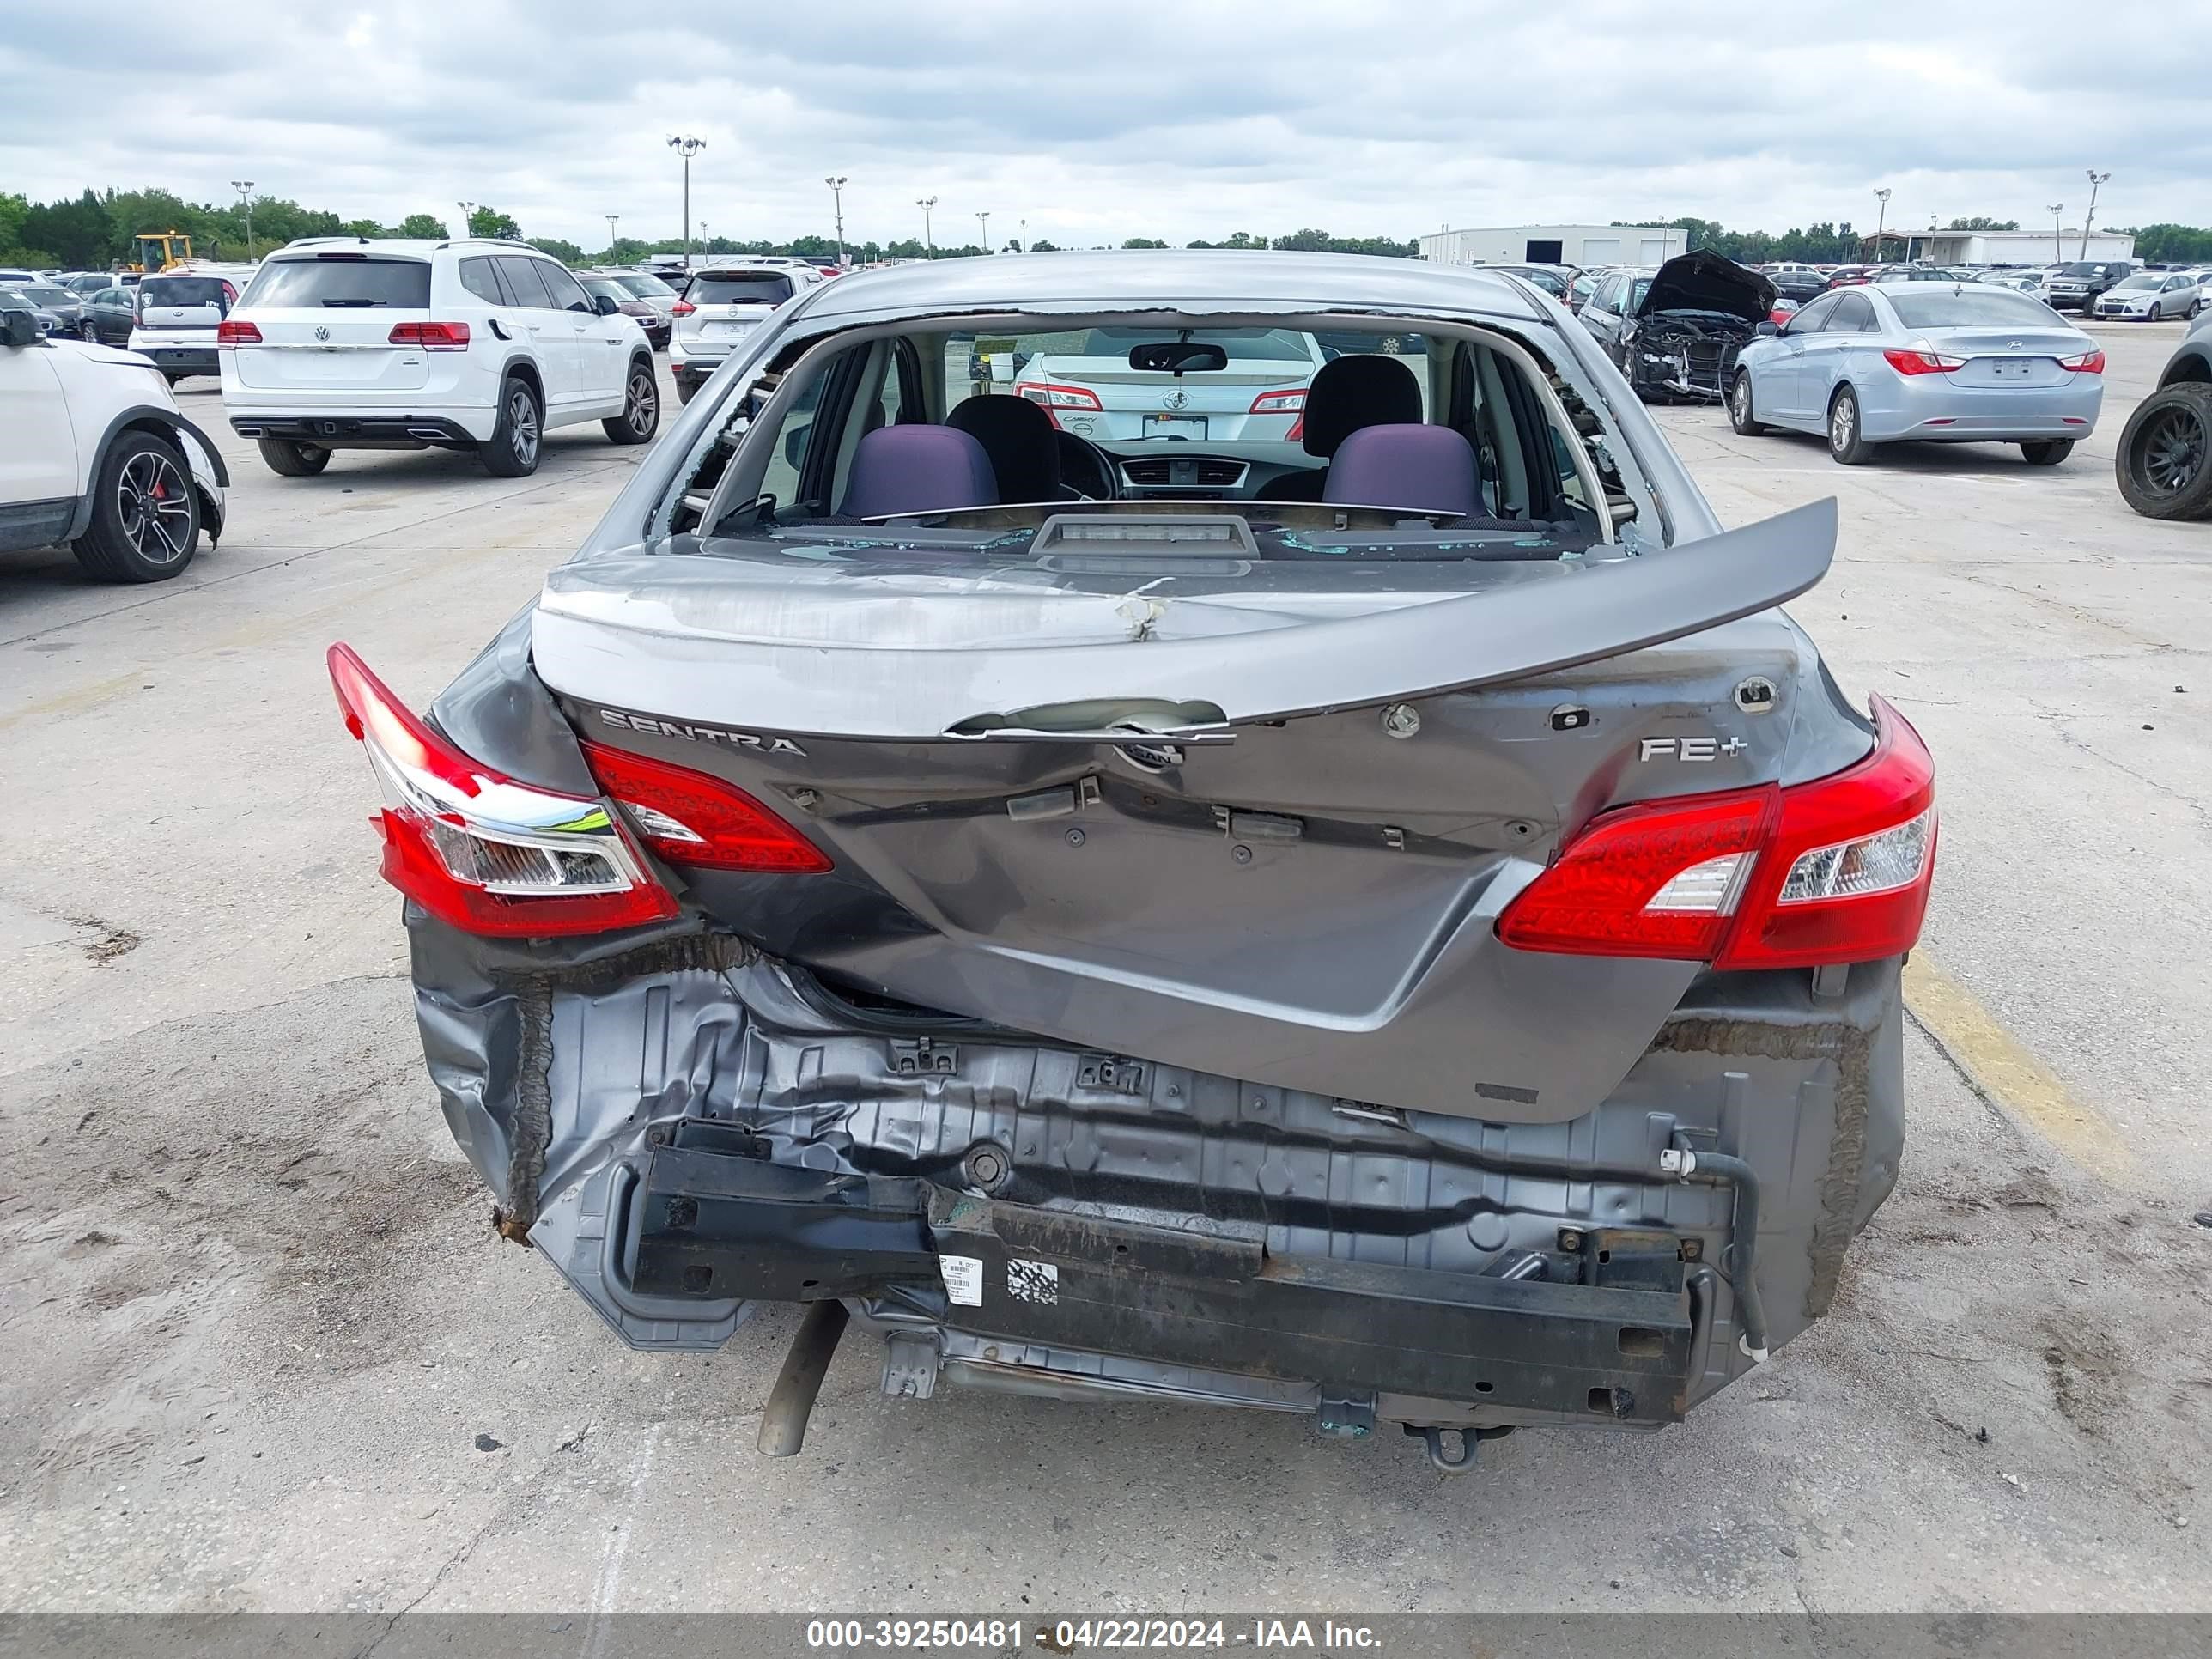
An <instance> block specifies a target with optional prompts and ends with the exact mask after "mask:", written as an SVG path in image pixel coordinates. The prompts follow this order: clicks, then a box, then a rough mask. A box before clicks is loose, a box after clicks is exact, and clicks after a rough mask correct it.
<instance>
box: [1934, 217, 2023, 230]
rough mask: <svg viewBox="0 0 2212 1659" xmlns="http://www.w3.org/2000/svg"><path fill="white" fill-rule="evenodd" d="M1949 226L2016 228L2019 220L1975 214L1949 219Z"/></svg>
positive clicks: (1962, 228) (1959, 227)
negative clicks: (1972, 216) (1963, 217)
mask: <svg viewBox="0 0 2212 1659" xmlns="http://www.w3.org/2000/svg"><path fill="white" fill-rule="evenodd" d="M1949 228H1951V229H1953V230H2018V229H2019V228H2020V221H2019V220H2017V219H1990V218H1984V217H1981V216H1976V217H1974V218H1972V219H1954V220H1952V221H1951V223H1950V227H1949Z"/></svg>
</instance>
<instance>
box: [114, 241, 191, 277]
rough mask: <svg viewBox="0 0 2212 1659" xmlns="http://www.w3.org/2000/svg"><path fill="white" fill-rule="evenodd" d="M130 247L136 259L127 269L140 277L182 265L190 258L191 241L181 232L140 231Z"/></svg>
mask: <svg viewBox="0 0 2212 1659" xmlns="http://www.w3.org/2000/svg"><path fill="white" fill-rule="evenodd" d="M131 252H134V253H135V254H137V258H136V260H135V261H133V263H132V264H131V265H129V266H128V267H127V269H129V270H135V271H137V273H138V274H139V275H140V276H145V275H146V274H147V273H148V272H149V271H152V272H160V271H164V270H168V269H169V267H170V266H172V265H180V264H184V263H185V261H186V260H187V259H189V258H191V257H192V239H191V237H189V236H187V235H185V234H184V233H183V232H182V231H176V230H144V231H141V232H139V233H138V234H137V235H136V236H134V237H132V238H131Z"/></svg>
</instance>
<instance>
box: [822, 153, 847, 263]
mask: <svg viewBox="0 0 2212 1659" xmlns="http://www.w3.org/2000/svg"><path fill="white" fill-rule="evenodd" d="M822 182H823V184H825V185H829V207H830V211H831V213H832V214H833V215H834V216H836V221H837V263H838V264H841V265H842V264H844V263H845V175H844V174H843V173H831V174H830V175H829V177H828V178H827V179H823V181H822Z"/></svg>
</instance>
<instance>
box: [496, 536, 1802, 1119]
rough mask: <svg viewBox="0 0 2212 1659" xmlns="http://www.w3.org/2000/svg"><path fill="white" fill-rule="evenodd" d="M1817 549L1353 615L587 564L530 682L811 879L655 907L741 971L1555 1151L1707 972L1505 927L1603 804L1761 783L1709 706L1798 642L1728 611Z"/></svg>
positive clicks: (1643, 568) (1149, 580)
mask: <svg viewBox="0 0 2212 1659" xmlns="http://www.w3.org/2000/svg"><path fill="white" fill-rule="evenodd" d="M1834 524H1835V518H1834V506H1833V503H1832V502H1824V503H1820V504H1818V505H1816V506H1814V507H1809V508H1803V509H1800V510H1798V511H1797V512H1795V513H1787V514H1784V515H1783V516H1782V517H1780V518H1778V519H1776V520H1769V521H1767V522H1766V523H1765V524H1762V525H1758V526H1752V527H1751V528H1749V529H1747V530H1744V531H1738V532H1733V533H1731V534H1729V535H1723V536H1717V537H1713V538H1708V539H1706V540H1705V541H1702V542H1698V543H1692V544H1685V545H1683V546H1680V547H1678V548H1675V549H1673V550H1668V551H1666V552H1663V553H1659V554H1655V555H1653V556H1648V557H1644V558H1638V559H1601V560H1594V561H1591V562H1589V563H1588V565H1587V566H1584V565H1582V564H1580V563H1577V562H1557V563H1501V564H1468V565H1457V564H1452V565H1438V564H1424V565H1419V566H1407V567H1404V568H1401V569H1400V570H1396V571H1389V570H1386V571H1385V572H1384V573H1383V580H1370V581H1358V582H1347V581H1346V579H1345V578H1344V576H1343V574H1341V573H1340V572H1339V571H1338V570H1336V569H1335V568H1333V567H1331V566H1329V565H1328V564H1326V563H1322V562H1312V563H1306V562H1274V563H1273V567H1272V568H1261V567H1253V568H1251V569H1248V570H1247V571H1246V572H1244V573H1243V574H1234V573H1231V574H1223V573H1221V572H1219V571H1214V572H1211V573H1200V574H1197V575H1194V576H1188V577H1182V578H1178V577H1175V576H1171V575H1162V574H1158V572H1157V571H1153V572H1150V573H1147V574H1137V573H1132V574H1131V575H1130V577H1129V578H1127V579H1126V580H1107V579H1102V578H1098V577H1095V576H1094V577H1091V578H1085V579H1078V580H1070V579H1067V578H1066V576H1065V574H1063V575H1061V576H1059V577H1055V578H1054V579H1051V580H1043V579H1039V578H1038V576H1037V575H1036V573H1021V572H1017V573H1006V572H1003V571H1000V572H993V573H990V574H978V573H977V572H975V571H974V570H969V571H966V572H963V574H961V575H960V576H957V577H952V576H946V575H940V574H933V573H930V572H927V571H922V572H913V571H911V570H909V571H908V572H906V573H898V574H895V573H892V572H888V571H885V570H884V569H882V568H868V569H866V570H864V571H852V572H843V573H840V572H835V571H823V570H822V569H820V568H817V569H816V570H815V571H814V572H813V573H811V577H810V576H794V575H793V573H791V572H789V571H787V570H772V569H769V568H766V567H765V566H759V565H749V564H747V563H745V562H743V561H731V560H726V559H714V558H707V557H687V556H680V555H671V554H660V555H657V556H635V557H617V558H613V559H606V560H596V561H592V562H584V563H579V564H574V565H570V566H567V567H564V568H562V569H561V570H559V571H556V572H555V573H554V574H553V576H552V577H551V578H550V579H549V581H548V584H547V588H546V592H545V593H544V597H543V599H541V602H540V605H539V608H538V612H537V614H536V617H535V618H534V620H533V624H532V636H533V653H534V661H535V664H536V667H537V671H538V674H539V676H540V678H543V679H544V681H545V683H546V684H548V685H549V686H550V687H551V688H552V689H553V690H555V692H556V694H558V695H559V696H561V698H562V701H563V703H564V706H565V708H567V710H568V714H569V716H570V718H571V719H572V720H574V722H575V723H576V725H577V726H578V729H579V730H580V732H583V733H584V734H585V735H586V737H587V738H589V739H590V740H592V742H595V743H599V744H611V745H613V746H615V747H617V748H622V749H626V750H632V751H635V752H638V753H641V754H645V755H647V756H649V757H652V758H654V759H658V760H661V761H665V762H673V763H678V764H680V765H684V766H687V767H690V768H693V769H699V770H706V771H711V772H713V773H714V774H716V775H720V776H721V777H724V778H726V779H727V780H728V781H732V782H734V783H736V784H737V785H738V787H741V788H743V789H744V790H745V791H747V792H748V793H750V794H752V795H753V796H754V797H755V798H756V799H758V800H760V801H762V802H764V803H766V804H768V805H769V806H770V807H771V808H772V809H773V810H775V811H778V812H780V813H781V815H782V816H784V817H786V818H787V819H788V820H789V821H791V822H792V823H794V824H795V825H797V826H798V827H799V828H800V829H802V830H803V831H804V832H805V834H806V835H807V836H809V837H810V838H811V839H812V840H813V841H814V842H816V843H817V845H818V846H820V847H821V848H822V849H823V851H824V852H826V853H827V854H829V856H830V858H831V859H832V860H835V862H836V870H835V872H832V873H830V874H827V875H820V876H800V877H762V876H754V875H734V874H728V873H717V872H707V871H690V872H686V873H685V876H684V880H685V882H686V883H687V884H688V886H689V889H690V897H691V898H692V900H693V901H694V902H696V903H698V904H699V905H701V906H702V908H704V909H706V910H707V911H708V913H709V914H710V915H714V917H716V918H717V919H719V920H720V921H722V922H723V923H725V924H726V925H727V926H729V927H732V928H733V929H735V930H737V931H738V932H741V933H746V934H747V935H749V936H750V937H752V938H754V939H757V940H759V941H760V942H761V943H762V944H763V945H765V946H767V947H768V948H769V949H770V950H772V951H777V952H778V953H780V954H783V955H786V956H788V957H793V958H794V959H796V960H799V961H803V962H805V963H808V964H809V965H811V966H812V967H814V968H815V969H817V970H820V971H823V972H824V973H827V974H829V975H833V976H835V977H836V978H837V979H839V980H840V981H843V982H845V983H848V984H850V985H854V986H859V987H865V988H867V989H869V990H872V991H874V992H877V993H879V994H886V995H890V996H894V997H897V998H900V999H902V1000H908V1001H910V1002H914V1003H916V1004H920V1005H921V1006H928V1007H933V1008H938V1009H942V1010H945V1011H948V1012H955V1013H961V1014H967V1015H971V1016H974V1017H976V1018H986V1019H990V1020H993V1021H995V1022H999V1023H1000V1024H1006V1025H1011V1026H1014V1027H1018V1028H1019V1029H1023V1030H1031V1031H1035V1032H1037V1033H1040V1034H1042V1035H1044V1036H1049V1037H1053V1038H1055V1039H1057V1040H1060V1041H1062V1042H1070V1043H1074V1044H1078V1045H1081V1046H1083V1047H1085V1048H1096V1049H1098V1050H1101V1051H1103V1052H1105V1053H1109V1054H1133V1055H1137V1056H1140V1057H1144V1058H1149V1059H1152V1060H1158V1061H1162V1062H1164V1063H1171V1064H1177V1065H1187V1066H1193V1067H1195V1068H1198V1069H1200V1070H1204V1071H1208V1072H1212V1073H1219V1074H1222V1075H1224V1076H1227V1077H1232V1078H1240V1079H1249V1080H1250V1081H1251V1082H1252V1083H1253V1084H1254V1085H1256V1086H1257V1088H1258V1090H1259V1092H1258V1093H1257V1094H1256V1095H1255V1099H1254V1102H1253V1106H1252V1109H1255V1110H1258V1111H1264V1110H1266V1109H1267V1096H1266V1092H1265V1091H1266V1090H1267V1089H1268V1088H1271V1087H1278V1086H1279V1087H1297V1088H1306V1089H1319V1090H1323V1091H1332V1092H1334V1093H1337V1094H1340V1095H1341V1096H1343V1097H1346V1098H1347V1099H1351V1100H1357V1101H1364V1102H1370V1103H1381V1104H1384V1105H1389V1106H1395V1107H1401V1108H1408V1109H1425V1110H1435V1111H1444V1112H1454V1113H1459V1114H1462V1115H1477V1116H1480V1115H1504V1116H1510V1117H1513V1118H1516V1119H1518V1120H1523V1121H1562V1120H1564V1119H1566V1118H1570V1117H1574V1116H1577V1115H1581V1114H1582V1113H1583V1112H1584V1111H1587V1110H1588V1109H1589V1108H1590V1107H1591V1106H1592V1105H1593V1104H1595V1102H1596V1101H1597V1100H1599V1099H1601V1098H1602V1097H1603V1096H1604V1094H1605V1093H1606V1092H1607V1091H1609V1090H1610V1089H1611V1088H1612V1087H1613V1085H1615V1084H1616V1083H1617V1082H1618V1081H1619V1079H1620V1077H1621V1076H1622V1075H1623V1074H1625V1073H1626V1070H1627V1068H1628V1067H1629V1066H1631V1065H1632V1064H1633V1063H1634V1061H1635V1060H1636V1058H1637V1057H1638V1055H1639V1054H1642V1053H1643V1051H1644V1048H1646V1047H1647V1046H1648V1044H1649V1042H1650V1040H1651V1038H1652V1036H1653V1035H1654V1034H1655V1033H1656V1031H1657V1030H1658V1028H1659V1026H1660V1025H1661V1024H1662V1022H1663V1021H1664V1019H1665V1018H1666V1016H1667V1013H1668V1011H1669V1010H1670V1009H1672V1008H1673V1007H1674V1006H1675V1004H1676V1002H1677V1001H1678V1000H1680V996H1681V995H1682V994H1683V992H1684V991H1685V989H1686V987H1687V986H1688V985H1689V983H1690V981H1691V980H1692V978H1693V977H1694V976H1695V975H1696V973H1697V971H1698V964H1696V963H1689V962H1680V961H1660V960H1648V959H1632V958H1596V957H1571V956H1555V955H1546V954H1541V953H1535V952H1528V951H1516V950H1513V949H1510V948H1509V947H1507V946H1505V945H1502V944H1501V943H1500V942H1499V941H1498V938H1497V936H1496V933H1495V931H1494V924H1495V921H1496V919H1497V916H1498V914H1499V912H1500V911H1501V910H1502V908H1504V905H1505V904H1506V903H1507V902H1509V901H1510V899H1511V898H1512V897H1513V896H1514V895H1515V894H1516V893H1517V892H1518V891H1519V890H1521V889H1522V887H1523V886H1525V885H1526V884H1528V881H1530V880H1532V879H1533V878H1534V876H1535V875H1536V874H1537V872H1539V871H1540V870H1541V867H1542V865H1543V862H1544V860H1546V858H1547V856H1548V855H1549V854H1550V853H1551V852H1552V851H1553V850H1555V849H1556V848H1558V847H1559V844H1560V843H1561V842H1562V840H1563V839H1564V838H1565V836H1567V835H1569V834H1571V833H1572V831H1573V830H1574V829H1577V828H1578V827H1579V826H1580V824H1581V823H1583V821H1585V820H1586V819H1587V818H1588V817H1589V816H1590V815H1591V814H1592V813H1594V812H1595V811H1598V810H1600V809H1601V808H1603V807H1605V806H1607V805H1613V804H1615V803H1617V802H1620V801H1621V800H1625V799H1638V798H1643V797H1646V796H1651V795H1658V794H1668V793H1693V792H1699V791H1703V790H1709V789H1717V788H1723V787H1729V786H1731V785H1741V784H1744V783H1748V782H1758V781H1767V780H1771V779H1773V778H1775V777H1776V776H1778V774H1779V771H1780V769H1781V767H1782V763H1783V750H1784V745H1785V744H1787V742H1788V740H1789V734H1790V731H1791V729H1792V727H1793V726H1794V725H1795V722H1794V720H1792V719H1791V717H1790V712H1789V711H1788V709H1787V708H1779V707H1778V706H1777V707H1776V708H1771V709H1767V710H1763V711H1762V713H1761V714H1759V715H1757V716H1753V715H1748V714H1746V713H1745V711H1744V709H1743V708H1742V707H1741V706H1740V705H1739V704H1738V703H1737V702H1735V697H1736V696H1737V688H1738V687H1739V685H1740V684H1741V683H1742V682H1743V681H1744V679H1745V677H1746V676H1747V674H1751V673H1759V674H1762V675H1763V676H1764V678H1765V679H1766V681H1767V682H1768V690H1770V691H1771V692H1772V691H1774V690H1775V689H1776V688H1793V687H1794V686H1795V685H1796V684H1797V683H1798V676H1797V666H1798V659H1797V657H1796V652H1797V650H1798V644H1797V637H1796V633H1795V630H1794V629H1790V628H1789V627H1788V625H1787V624H1786V623H1784V622H1783V621H1781V619H1779V618H1778V617H1773V616H1771V615H1770V616H1767V617H1753V613H1754V612H1757V611H1764V610H1766V609H1768V608H1769V607H1771V606H1772V605H1775V604H1777V603H1778V602H1779V601H1780V600H1781V599H1785V598H1788V597H1790V595H1791V594H1794V593H1796V592H1802V591H1803V589H1804V588H1805V587H1807V586H1810V585H1811V584H1812V583H1813V582H1814V581H1817V580H1819V578H1820V574H1822V573H1823V572H1824V571H1825V570H1826V566H1827V562H1828V560H1829V558H1830V557H1831V556H1832V550H1833V543H1834ZM1255 571H1256V572H1257V579H1256V580H1255ZM1737 619H1747V620H1743V621H1738V620H1737ZM1730 623H1735V629H1734V631H1733V632H1732V633H1731V634H1730V635H1728V636H1727V637H1725V638H1722V637H1718V636H1716V635H1713V634H1712V632H1711V630H1713V629H1717V628H1720V627H1723V626H1726V625H1728V624H1730ZM1570 671H1571V672H1570ZM1787 695H1789V693H1788V692H1787V691H1784V692H1780V693H1778V694H1777V696H1778V699H1784V700H1786V696H1787ZM1769 714H1771V718H1770V717H1769ZM1655 745H1656V746H1655ZM1598 1008H1602V1009H1603V1010H1604V1011H1605V1015H1604V1018H1583V1017H1582V1016H1580V1015H1578V1014H1577V1010H1590V1009H1598Z"/></svg>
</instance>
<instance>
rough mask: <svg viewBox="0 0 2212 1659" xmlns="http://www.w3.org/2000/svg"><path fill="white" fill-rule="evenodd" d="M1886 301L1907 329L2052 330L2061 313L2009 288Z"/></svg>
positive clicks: (1931, 292)
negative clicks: (2009, 327) (1987, 327)
mask: <svg viewBox="0 0 2212 1659" xmlns="http://www.w3.org/2000/svg"><path fill="white" fill-rule="evenodd" d="M1885 297H1886V298H1887V300H1888V301H1889V303H1890V307H1891V308H1892V309H1893V310H1894V311H1895V312H1896V313H1897V315H1898V318H1899V320H1900V321H1901V322H1903V323H1904V325H1905V327H1907V328H1970V327H1972V326H1973V325H1976V324H1989V325H1994V326H1996V327H2004V326H2007V325H2013V326H2018V325H2027V326H2029V327H2041V328H2050V327H2052V326H2054V325H2058V324H2059V317H2058V313H2057V312H2055V311H2053V310H2052V309H2051V307H2049V306H2047V305H2045V304H2044V303H2043V301H2040V300H2038V299H2033V298H2031V297H2030V296H2029V295H2025V294H2015V292H2013V290H2012V289H2008V288H1989V287H1986V286H1981V285H1976V286H1973V287H1964V286H1962V287H1960V288H1958V289H1954V290H1948V291H1947V290H1943V289H1912V290H1911V291H1909V292H1906V293H1903V294H1896V293H1891V294H1887V295H1885Z"/></svg>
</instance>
